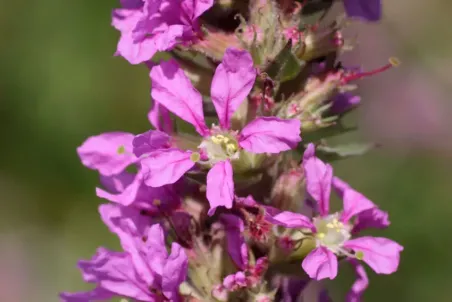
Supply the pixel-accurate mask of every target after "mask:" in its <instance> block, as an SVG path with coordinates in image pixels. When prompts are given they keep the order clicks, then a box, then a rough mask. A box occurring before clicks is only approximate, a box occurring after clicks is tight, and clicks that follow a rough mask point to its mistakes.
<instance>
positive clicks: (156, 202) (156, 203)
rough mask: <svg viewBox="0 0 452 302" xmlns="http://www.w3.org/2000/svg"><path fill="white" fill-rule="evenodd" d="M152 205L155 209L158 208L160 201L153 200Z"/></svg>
mask: <svg viewBox="0 0 452 302" xmlns="http://www.w3.org/2000/svg"><path fill="white" fill-rule="evenodd" d="M152 204H153V205H154V206H156V207H158V206H160V205H161V204H162V201H161V200H160V199H154V201H153V202H152Z"/></svg>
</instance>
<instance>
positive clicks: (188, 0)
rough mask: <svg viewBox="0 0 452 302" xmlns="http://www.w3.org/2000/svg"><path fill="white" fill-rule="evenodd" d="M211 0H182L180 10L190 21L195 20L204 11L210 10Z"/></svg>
mask: <svg viewBox="0 0 452 302" xmlns="http://www.w3.org/2000/svg"><path fill="white" fill-rule="evenodd" d="M212 5H213V0H183V1H182V8H183V9H184V11H185V12H186V13H187V15H189V16H190V18H191V21H192V20H195V19H197V18H198V17H199V16H201V15H202V14H203V13H204V12H205V11H206V10H208V9H209V8H211V7H212Z"/></svg>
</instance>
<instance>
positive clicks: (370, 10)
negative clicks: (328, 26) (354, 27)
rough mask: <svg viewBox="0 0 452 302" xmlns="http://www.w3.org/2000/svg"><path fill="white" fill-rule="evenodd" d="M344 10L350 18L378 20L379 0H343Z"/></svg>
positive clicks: (379, 11)
mask: <svg viewBox="0 0 452 302" xmlns="http://www.w3.org/2000/svg"><path fill="white" fill-rule="evenodd" d="M343 1H344V7H345V11H346V12H347V15H348V16H349V17H351V18H358V19H361V20H365V21H371V22H375V21H379V20H380V19H381V10H382V5H381V0H343Z"/></svg>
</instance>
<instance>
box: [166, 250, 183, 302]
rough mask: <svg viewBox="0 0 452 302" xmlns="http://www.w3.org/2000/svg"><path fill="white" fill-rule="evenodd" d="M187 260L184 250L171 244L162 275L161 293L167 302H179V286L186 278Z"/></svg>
mask: <svg viewBox="0 0 452 302" xmlns="http://www.w3.org/2000/svg"><path fill="white" fill-rule="evenodd" d="M187 269H188V258H187V255H186V254H185V251H184V249H183V248H182V247H181V246H180V245H179V244H177V243H175V242H173V244H172V246H171V254H170V255H169V257H168V259H167V261H166V263H165V267H164V270H163V275H162V292H163V294H164V295H165V297H166V298H168V299H169V301H174V302H177V301H180V296H179V285H180V284H181V283H182V282H184V281H185V279H186V278H187Z"/></svg>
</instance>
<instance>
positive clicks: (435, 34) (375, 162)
mask: <svg viewBox="0 0 452 302" xmlns="http://www.w3.org/2000/svg"><path fill="white" fill-rule="evenodd" d="M383 2H384V9H385V19H384V21H383V22H382V23H381V24H378V25H375V24H372V25H359V26H358V25H357V24H352V25H351V27H350V28H349V29H348V31H349V33H348V34H350V36H355V35H357V37H358V38H359V41H360V42H359V45H358V47H357V48H356V49H355V51H354V52H353V53H348V54H346V55H345V56H344V58H345V62H346V63H349V64H357V63H362V65H363V66H364V68H366V69H370V68H373V67H377V66H379V65H381V64H384V63H385V62H386V60H387V58H388V57H389V56H393V55H396V56H398V57H399V58H400V59H401V60H402V61H403V65H402V66H401V67H400V68H398V69H397V70H394V71H390V72H388V73H386V74H383V75H379V76H377V77H374V78H372V79H368V80H364V81H362V82H361V90H360V91H361V94H362V96H363V103H364V104H363V106H362V107H361V108H360V110H358V112H357V113H356V114H355V115H352V116H351V117H350V118H349V120H348V122H350V123H355V122H357V123H359V125H360V126H361V128H362V129H363V131H361V133H360V134H354V135H353V136H354V137H366V138H367V137H369V136H371V137H373V138H375V139H378V140H379V141H381V142H384V143H385V146H386V148H384V150H383V151H378V152H377V151H375V152H372V153H370V154H368V155H366V156H364V157H361V158H354V159H348V160H344V161H341V162H338V163H337V164H335V168H336V173H337V174H338V175H339V176H341V177H343V178H344V179H346V180H347V181H349V182H350V183H351V184H352V185H353V186H354V187H356V188H357V189H360V190H362V192H364V194H366V195H367V196H369V197H370V198H371V199H372V200H374V201H375V202H376V203H378V204H380V205H381V207H382V208H384V209H386V210H388V211H389V212H390V214H391V216H390V217H391V221H392V226H391V227H390V229H389V230H387V231H383V232H378V234H379V235H382V236H388V237H391V238H393V239H395V240H397V241H399V242H400V243H402V244H403V245H404V246H405V251H404V252H403V256H402V262H401V266H400V269H399V271H398V272H397V273H396V274H394V275H391V276H379V277H376V276H375V275H373V274H371V286H370V288H369V289H368V291H367V292H366V294H365V296H364V300H365V301H371V302H372V301H375V302H377V301H382V300H384V301H410V302H415V301H416V302H417V301H419V302H421V301H422V302H423V301H435V302H436V301H451V300H452V298H451V296H452V287H451V285H450V284H451V282H452V258H450V255H451V251H452V224H451V218H452V197H451V193H450V189H451V185H452V182H451V180H452V178H451V176H452V172H451V169H452V161H451V159H452V156H451V154H452V151H451V150H452V148H451V146H452V122H451V119H450V118H449V115H450V114H452V110H451V107H452V106H451V102H450V95H451V91H452V88H451V84H452V60H451V55H450V53H451V52H452V31H451V30H450V28H451V26H450V18H449V17H450V12H451V11H452V4H451V3H450V1H447V0H430V1H423V0H398V1H383ZM117 6H118V3H117V1H115V0H108V1H107V0H104V1H87V0H77V1H57V0H46V1H36V0H29V1H2V3H1V4H0V42H1V44H0V66H1V67H0V68H1V81H0V118H1V119H0V121H1V127H0V129H1V130H0V131H1V138H2V144H1V149H0V162H1V164H0V196H1V197H0V199H1V201H0V301H18V302H22V301H36V302H41V301H42V302H47V301H57V294H58V292H59V291H62V290H80V289H85V288H87V287H86V285H84V284H83V283H82V280H81V276H80V274H79V272H78V271H77V269H76V268H75V264H76V261H77V260H78V259H79V258H88V257H90V256H91V254H92V253H93V252H94V250H95V248H96V247H97V246H99V245H105V246H109V247H115V246H117V241H116V239H115V238H114V236H112V235H111V234H109V233H108V231H107V229H106V227H104V226H103V225H102V223H101V221H100V219H99V218H98V215H97V206H98V205H99V203H101V202H102V201H101V200H99V199H97V198H96V196H95V191H94V188H95V186H96V185H97V174H96V172H94V171H90V170H88V169H85V168H84V167H82V165H81V164H80V163H79V160H78V158H77V155H76V152H75V149H76V147H77V146H78V145H80V143H81V142H82V141H83V140H84V139H85V138H86V137H88V136H90V135H95V134H98V133H101V132H105V131H112V130H124V131H129V132H134V133H140V132H144V131H146V130H147V129H148V128H149V124H148V121H147V118H146V115H147V111H148V108H149V105H150V101H149V86H150V85H149V78H148V74H147V69H146V68H145V67H144V66H131V65H129V64H128V63H127V62H126V61H125V60H123V59H121V58H119V57H114V56H113V53H114V51H115V47H116V41H117V38H118V34H117V32H115V30H114V29H113V28H111V27H110V14H111V9H112V8H114V7H117ZM344 139H350V137H345V138H344ZM368 271H369V273H370V270H368ZM351 277H352V275H351V271H350V270H347V269H345V270H342V271H341V274H340V277H339V278H338V280H336V281H334V282H332V283H331V284H329V285H331V288H332V292H333V294H334V295H335V296H336V297H343V295H344V293H345V292H346V290H348V287H349V286H350V285H351V282H352V279H351ZM342 299H343V298H338V299H337V300H336V301H342Z"/></svg>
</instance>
